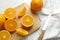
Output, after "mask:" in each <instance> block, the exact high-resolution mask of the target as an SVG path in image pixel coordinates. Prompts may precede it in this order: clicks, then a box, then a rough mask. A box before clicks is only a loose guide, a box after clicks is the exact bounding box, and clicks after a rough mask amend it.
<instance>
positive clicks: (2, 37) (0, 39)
mask: <svg viewBox="0 0 60 40" xmlns="http://www.w3.org/2000/svg"><path fill="white" fill-rule="evenodd" d="M10 39H11V34H10V33H9V32H8V31H6V30H2V31H0V40H10Z"/></svg>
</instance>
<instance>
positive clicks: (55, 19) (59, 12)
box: [40, 0, 60, 40]
mask: <svg viewBox="0 0 60 40" xmlns="http://www.w3.org/2000/svg"><path fill="white" fill-rule="evenodd" d="M44 8H45V9H46V11H47V12H48V11H49V10H52V12H51V13H52V16H51V18H50V21H49V25H48V26H47V27H48V29H47V30H46V33H45V35H44V38H43V40H47V39H48V40H49V39H51V40H55V39H56V40H58V38H59V37H60V34H59V33H60V0H44ZM42 12H43V14H45V16H46V15H48V13H47V12H45V11H44V10H42ZM42 16H43V17H44V15H42ZM40 18H41V16H40ZM46 18H47V17H44V18H41V19H42V21H46ZM42 25H44V24H42Z"/></svg>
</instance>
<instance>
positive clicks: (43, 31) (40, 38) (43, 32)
mask: <svg viewBox="0 0 60 40" xmlns="http://www.w3.org/2000/svg"><path fill="white" fill-rule="evenodd" d="M44 34H45V30H42V33H41V35H40V36H39V38H38V40H42V39H43V37H44Z"/></svg>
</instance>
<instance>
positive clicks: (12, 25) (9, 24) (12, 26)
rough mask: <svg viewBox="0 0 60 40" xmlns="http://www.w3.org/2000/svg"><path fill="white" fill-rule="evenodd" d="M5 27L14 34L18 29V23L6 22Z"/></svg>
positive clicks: (13, 21) (11, 20)
mask: <svg viewBox="0 0 60 40" xmlns="http://www.w3.org/2000/svg"><path fill="white" fill-rule="evenodd" d="M4 27H5V29H6V30H8V31H10V32H13V31H15V30H16V28H17V22H16V21H15V20H14V19H10V20H6V22H5V25H4Z"/></svg>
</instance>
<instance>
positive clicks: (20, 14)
mask: <svg viewBox="0 0 60 40" xmlns="http://www.w3.org/2000/svg"><path fill="white" fill-rule="evenodd" d="M25 13H26V7H25V6H22V8H21V11H20V12H19V14H18V17H21V16H24V15H25Z"/></svg>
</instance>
